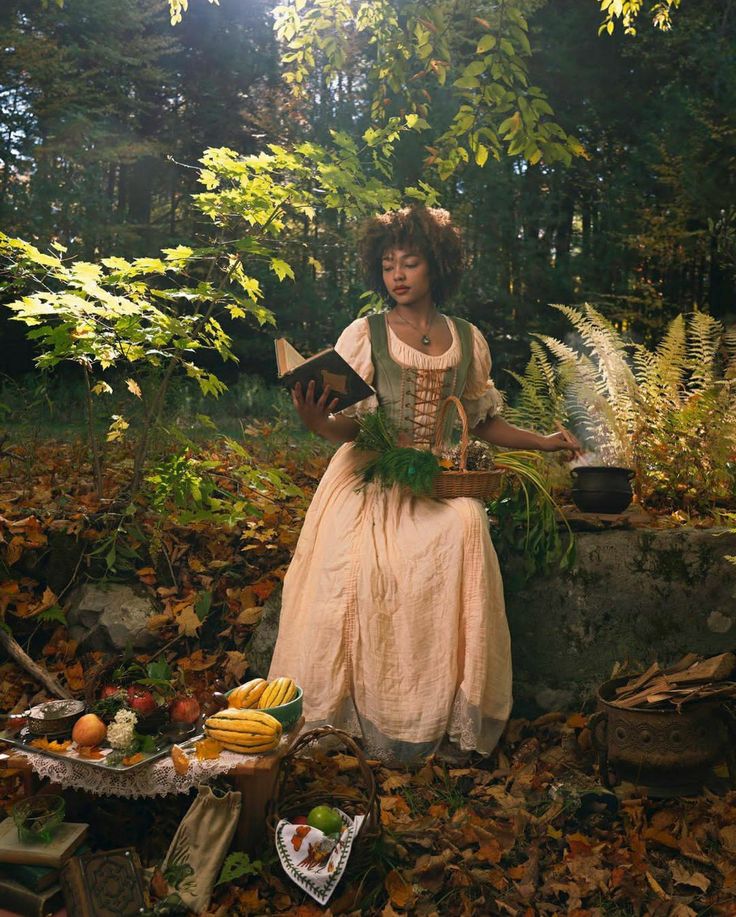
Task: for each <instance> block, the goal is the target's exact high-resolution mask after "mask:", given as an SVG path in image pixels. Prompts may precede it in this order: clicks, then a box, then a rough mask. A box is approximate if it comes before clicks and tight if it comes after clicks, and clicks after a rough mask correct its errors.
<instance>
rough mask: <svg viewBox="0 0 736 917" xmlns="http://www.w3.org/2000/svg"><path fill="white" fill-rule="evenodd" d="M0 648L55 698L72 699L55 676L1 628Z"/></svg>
mask: <svg viewBox="0 0 736 917" xmlns="http://www.w3.org/2000/svg"><path fill="white" fill-rule="evenodd" d="M0 646H2V647H4V649H5V651H6V652H7V654H8V656H10V658H11V659H12V660H13V661H14V662H17V663H18V665H19V666H20V667H21V668H22V669H25V670H26V672H28V674H29V675H30V676H31V677H32V678H33V679H34V680H35V681H37V682H39V683H40V684H42V685H43V686H44V688H46V689H47V690H48V691H50V692H51V694H53V695H54V697H63V698H71V697H72V695H71V694H70V693H69V691H68V690H67V689H66V688H64V687H62V686H61V685H60V684H59V682H58V681H57V680H56V678H54V676H53V675H52V674H51V673H50V672H49V671H48V670H47V669H45V668H44V667H43V666H40V665H39V664H38V663H37V662H34V661H33V660H32V659H31V657H30V656H29V655H28V653H26V651H25V650H24V649H23V647H22V646H21V645H20V643H18V641H17V640H16V639H15V638H14V637H13V636H12V634H9V633H8V632H7V631H6V630H5V629H4V628H2V627H0Z"/></svg>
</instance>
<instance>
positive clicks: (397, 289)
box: [394, 287, 409, 293]
mask: <svg viewBox="0 0 736 917" xmlns="http://www.w3.org/2000/svg"><path fill="white" fill-rule="evenodd" d="M408 289H409V287H394V293H406V292H407V291H408Z"/></svg>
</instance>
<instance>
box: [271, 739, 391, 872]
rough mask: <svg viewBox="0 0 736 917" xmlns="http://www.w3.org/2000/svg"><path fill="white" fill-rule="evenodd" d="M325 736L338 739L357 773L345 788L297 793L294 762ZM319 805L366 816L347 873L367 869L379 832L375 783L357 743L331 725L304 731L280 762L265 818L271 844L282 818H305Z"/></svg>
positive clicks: (379, 818)
mask: <svg viewBox="0 0 736 917" xmlns="http://www.w3.org/2000/svg"><path fill="white" fill-rule="evenodd" d="M327 737H332V738H334V739H337V740H339V742H340V743H341V744H342V745H344V746H345V747H346V748H347V751H348V753H349V754H351V755H353V756H354V757H355V758H356V759H357V761H358V770H357V773H355V774H353V773H352V772H351V780H350V783H349V785H348V786H342V785H340V784H333V785H331V786H329V785H325V786H324V787H323V788H321V789H319V790H310V791H309V792H306V793H305V792H300V791H299V790H298V788H297V787H296V785H295V783H294V778H293V775H292V771H293V767H294V762H295V760H296V758H297V756H298V755H300V754H301V753H303V752H304V751H305V750H306V749H307V748H308V747H309V746H310V745H312V744H314V743H315V742H318V741H319V740H320V739H323V738H327ZM330 748H332V745H330ZM319 805H329V806H336V807H337V808H339V809H342V810H343V812H345V813H347V814H348V815H350V816H351V817H354V816H356V815H365V821H364V822H363V824H362V825H361V827H360V830H359V831H358V833H357V834H356V835H355V838H354V840H353V846H352V849H351V851H350V860H349V862H348V868H347V874H348V875H354V874H355V873H356V872H359V871H362V870H365V869H367V868H368V866H369V865H370V863H371V859H372V856H373V846H374V844H375V842H376V841H378V839H379V838H380V836H381V831H382V828H381V807H380V801H379V798H378V792H377V789H376V780H375V777H374V776H373V771H372V770H371V768H370V766H369V764H368V762H367V760H366V756H365V753H364V752H363V750H362V749H361V748H360V746H359V745H358V744H357V742H356V741H355V740H354V739H353V737H352V736H350V735H348V733H347V732H343V731H342V730H341V729H335V727H334V726H318V727H317V728H316V729H312V730H310V731H309V732H305V733H304V735H303V736H300V738H299V739H298V740H297V741H296V743H295V744H294V746H293V747H292V748H291V750H290V751H289V752H288V753H287V754H286V755H284V757H283V758H282V759H281V762H280V764H279V772H278V774H277V776H276V783H275V784H274V788H273V795H272V797H271V800H270V802H269V805H268V815H267V818H266V825H267V828H268V834H269V838H270V840H271V842H272V843H274V838H275V835H276V826H277V825H278V823H279V821H280V820H281V819H282V818H287V819H291V818H294V817H295V816H297V815H308V814H309V812H310V811H311V809H312V808H313V807H314V806H319Z"/></svg>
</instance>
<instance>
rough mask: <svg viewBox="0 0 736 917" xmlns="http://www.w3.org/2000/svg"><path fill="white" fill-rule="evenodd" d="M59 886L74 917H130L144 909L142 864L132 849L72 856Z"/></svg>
mask: <svg viewBox="0 0 736 917" xmlns="http://www.w3.org/2000/svg"><path fill="white" fill-rule="evenodd" d="M61 884H62V887H63V889H64V897H65V899H66V906H67V910H68V912H69V914H70V915H71V914H73V915H74V917H133V915H139V914H140V912H141V911H142V910H144V909H145V908H146V896H145V892H144V889H143V873H142V870H141V863H140V859H139V858H138V854H137V853H136V851H135V850H134V849H133V848H132V847H128V848H123V849H120V850H105V851H100V852H99V853H85V854H83V855H82V856H78V857H72V859H71V860H69V862H68V863H67V864H66V866H65V867H64V870H63V872H62V874H61Z"/></svg>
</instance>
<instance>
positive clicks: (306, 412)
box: [291, 379, 339, 436]
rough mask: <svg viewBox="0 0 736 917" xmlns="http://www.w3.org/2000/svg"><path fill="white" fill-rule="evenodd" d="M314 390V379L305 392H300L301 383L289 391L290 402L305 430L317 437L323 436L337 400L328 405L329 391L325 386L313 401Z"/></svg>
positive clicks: (328, 387)
mask: <svg viewBox="0 0 736 917" xmlns="http://www.w3.org/2000/svg"><path fill="white" fill-rule="evenodd" d="M314 389H315V385H314V379H312V380H311V381H310V382H309V384H308V385H307V391H306V392H304V391H302V384H301V382H297V384H296V385H295V386H294V388H293V389H292V390H291V400H292V402H293V404H294V407H295V408H296V412H297V414H298V415H299V417H300V418H301V421H302V423H303V424H304V426H305V427H306V428H307V430H309V431H310V432H311V433H316V434H317V435H318V436H324V435H325V430H326V426H327V423H328V421H329V417H330V414H331V413H332V412H333V411H334V410H335V408H336V407H337V405H338V401H339V399H337V398H333V399H332V401H329V403H328V399H329V397H330V391H331V390H330V386H329V385H326V386H325V388H324V391H323V392H322V394H321V395H320V397H319V398H318V399H317V400H316V401H315V399H314Z"/></svg>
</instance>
